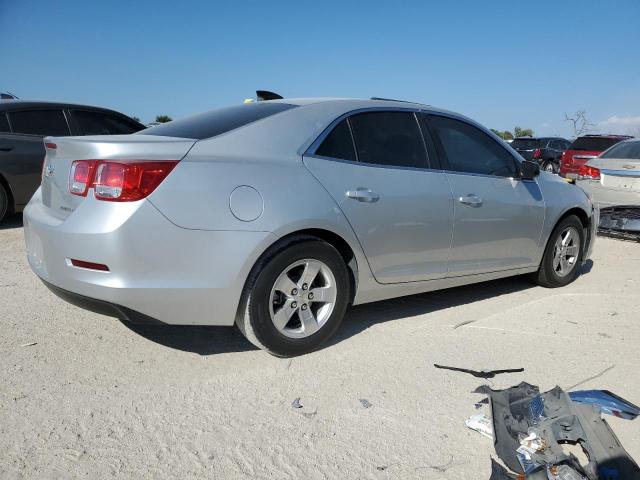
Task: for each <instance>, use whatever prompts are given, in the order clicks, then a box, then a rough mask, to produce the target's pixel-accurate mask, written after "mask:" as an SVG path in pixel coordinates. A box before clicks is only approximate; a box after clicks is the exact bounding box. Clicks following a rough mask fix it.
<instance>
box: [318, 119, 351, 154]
mask: <svg viewBox="0 0 640 480" xmlns="http://www.w3.org/2000/svg"><path fill="white" fill-rule="evenodd" d="M316 155H321V156H323V157H329V158H338V159H342V160H354V161H355V160H356V150H355V148H354V146H353V138H352V137H351V130H350V128H349V125H348V124H347V120H346V119H345V120H342V121H341V122H340V123H338V125H336V126H335V127H334V129H333V130H332V131H331V133H329V135H327V137H326V138H325V139H324V141H323V142H322V143H321V144H320V146H319V147H318V149H317V150H316Z"/></svg>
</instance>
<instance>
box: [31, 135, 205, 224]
mask: <svg viewBox="0 0 640 480" xmlns="http://www.w3.org/2000/svg"><path fill="white" fill-rule="evenodd" d="M44 141H45V145H48V146H47V148H46V155H45V158H44V164H43V169H42V185H41V188H42V203H43V204H44V206H45V207H46V208H47V209H48V210H49V213H50V214H51V215H53V216H55V217H57V218H59V219H62V220H64V219H65V218H67V217H68V216H69V215H71V213H72V212H73V211H74V210H75V209H76V208H78V206H80V204H82V202H83V201H85V200H86V197H80V196H78V195H73V194H71V193H70V192H69V173H70V171H71V164H72V163H73V162H74V161H75V160H181V159H182V158H184V156H185V155H186V154H187V152H188V151H189V150H190V149H191V147H192V146H193V144H194V143H196V141H197V140H192V139H187V138H174V137H159V136H149V135H100V136H89V137H47V138H45V140H44ZM53 145H55V148H53ZM91 194H92V193H91V191H90V193H89V195H91Z"/></svg>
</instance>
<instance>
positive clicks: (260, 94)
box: [256, 90, 284, 102]
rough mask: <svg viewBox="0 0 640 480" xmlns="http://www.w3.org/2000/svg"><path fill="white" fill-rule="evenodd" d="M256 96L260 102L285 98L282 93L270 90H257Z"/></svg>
mask: <svg viewBox="0 0 640 480" xmlns="http://www.w3.org/2000/svg"><path fill="white" fill-rule="evenodd" d="M256 97H257V99H258V101H259V102H263V101H265V100H282V99H283V98H284V97H283V96H282V95H278V94H277V93H274V92H270V91H269V90H256Z"/></svg>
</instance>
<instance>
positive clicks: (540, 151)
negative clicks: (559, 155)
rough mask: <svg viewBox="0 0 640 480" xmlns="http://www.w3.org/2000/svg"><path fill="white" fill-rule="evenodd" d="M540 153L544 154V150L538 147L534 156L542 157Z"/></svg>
mask: <svg viewBox="0 0 640 480" xmlns="http://www.w3.org/2000/svg"><path fill="white" fill-rule="evenodd" d="M540 155H542V150H541V149H539V148H536V151H535V152H533V158H540Z"/></svg>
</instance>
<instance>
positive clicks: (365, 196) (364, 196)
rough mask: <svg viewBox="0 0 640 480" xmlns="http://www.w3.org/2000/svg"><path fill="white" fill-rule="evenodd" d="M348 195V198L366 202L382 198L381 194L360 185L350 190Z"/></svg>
mask: <svg viewBox="0 0 640 480" xmlns="http://www.w3.org/2000/svg"><path fill="white" fill-rule="evenodd" d="M346 196H347V198H351V199H353V200H357V201H359V202H366V203H374V202H377V201H378V200H380V195H378V194H377V193H375V192H372V191H371V190H370V189H368V188H363V187H358V188H356V189H355V190H348V191H347V193H346Z"/></svg>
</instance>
